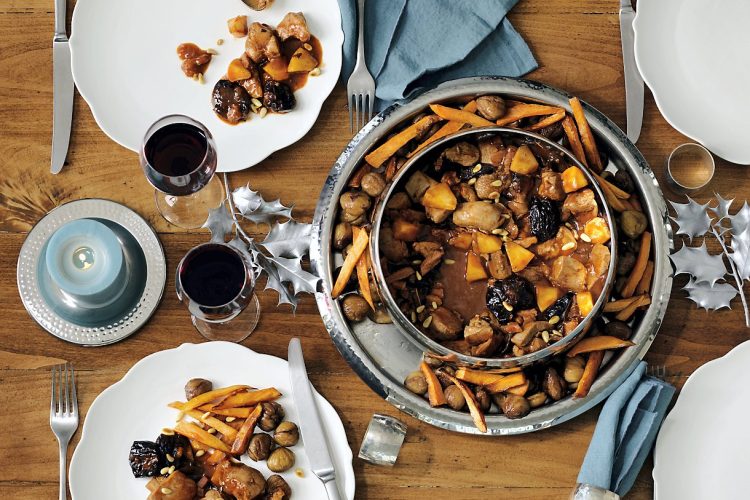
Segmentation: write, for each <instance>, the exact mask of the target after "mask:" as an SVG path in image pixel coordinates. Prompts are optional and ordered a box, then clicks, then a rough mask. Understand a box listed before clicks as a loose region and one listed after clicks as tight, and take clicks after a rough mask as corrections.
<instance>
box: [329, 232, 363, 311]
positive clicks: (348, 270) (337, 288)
mask: <svg viewBox="0 0 750 500" xmlns="http://www.w3.org/2000/svg"><path fill="white" fill-rule="evenodd" d="M369 241H370V239H369V237H368V235H367V231H365V230H364V229H363V230H362V231H360V232H359V234H358V235H357V237H356V238H354V242H353V243H352V248H351V250H349V253H348V254H347V255H346V259H344V265H342V266H341V271H339V275H338V277H337V278H336V283H335V284H334V285H333V290H332V291H331V296H333V298H334V299H335V298H336V297H338V296H339V295H341V292H343V291H344V288H346V284H347V283H348V282H349V278H351V277H352V272H353V271H354V267H355V266H356V265H357V261H358V260H359V257H360V256H361V255H362V253H364V251H365V249H366V248H367V243H368V242H369Z"/></svg>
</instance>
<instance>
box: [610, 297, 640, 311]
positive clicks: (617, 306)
mask: <svg viewBox="0 0 750 500" xmlns="http://www.w3.org/2000/svg"><path fill="white" fill-rule="evenodd" d="M636 300H640V297H639V296H633V297H628V298H627V299H619V300H613V301H612V302H607V303H606V304H604V307H603V308H602V310H603V311H604V312H607V313H610V312H620V311H622V310H623V309H625V308H626V307H628V306H629V305H630V304H632V303H633V302H635V301H636Z"/></svg>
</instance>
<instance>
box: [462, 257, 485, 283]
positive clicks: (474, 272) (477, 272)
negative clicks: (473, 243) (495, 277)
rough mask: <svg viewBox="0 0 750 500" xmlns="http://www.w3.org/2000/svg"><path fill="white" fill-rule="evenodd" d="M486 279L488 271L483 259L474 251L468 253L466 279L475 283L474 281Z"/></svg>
mask: <svg viewBox="0 0 750 500" xmlns="http://www.w3.org/2000/svg"><path fill="white" fill-rule="evenodd" d="M486 279H487V271H485V270H484V264H482V259H481V258H480V257H479V256H478V255H477V254H475V253H473V252H469V253H468V254H466V281H468V282H469V283H473V282H474V281H479V280H486Z"/></svg>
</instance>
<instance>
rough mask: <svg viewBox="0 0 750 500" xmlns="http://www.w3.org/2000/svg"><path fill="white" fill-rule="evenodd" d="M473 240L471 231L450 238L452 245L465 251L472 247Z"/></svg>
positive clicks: (449, 241)
mask: <svg viewBox="0 0 750 500" xmlns="http://www.w3.org/2000/svg"><path fill="white" fill-rule="evenodd" d="M471 242H472V237H471V233H458V234H457V235H456V236H454V237H452V238H451V239H449V240H448V244H449V245H450V246H452V247H454V248H458V249H459V250H464V251H466V250H468V249H469V248H471Z"/></svg>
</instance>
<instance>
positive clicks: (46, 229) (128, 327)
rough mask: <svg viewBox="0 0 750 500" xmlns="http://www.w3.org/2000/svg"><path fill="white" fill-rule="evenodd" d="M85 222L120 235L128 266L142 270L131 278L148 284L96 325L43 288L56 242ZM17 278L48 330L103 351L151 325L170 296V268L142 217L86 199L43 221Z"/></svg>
mask: <svg viewBox="0 0 750 500" xmlns="http://www.w3.org/2000/svg"><path fill="white" fill-rule="evenodd" d="M83 218H89V219H96V220H99V221H100V222H102V223H104V224H106V225H108V226H109V227H110V228H111V229H112V230H113V231H115V234H116V235H117V237H118V239H119V240H120V242H121V244H122V246H123V256H124V258H125V260H126V262H127V265H128V266H129V267H131V268H138V269H137V271H138V272H136V273H134V276H137V277H138V278H131V279H140V280H142V283H138V284H137V287H138V291H137V294H136V295H135V296H134V298H133V303H132V306H130V307H127V308H125V309H124V310H122V311H118V313H117V314H116V315H115V316H114V317H112V318H109V319H107V320H106V321H103V322H102V321H96V322H94V323H93V324H92V323H91V322H88V321H86V320H85V319H84V318H83V317H80V319H79V316H76V313H77V311H75V310H70V311H68V310H66V308H71V307H73V309H74V308H75V306H70V305H66V304H65V303H64V301H63V300H61V299H59V297H57V296H55V295H54V294H50V293H45V292H43V290H42V288H43V287H42V286H40V284H43V283H44V282H45V276H44V274H45V273H44V271H43V266H40V264H39V262H40V259H41V258H42V257H43V252H44V249H45V245H46V244H47V242H48V241H49V239H50V237H51V236H52V234H53V233H54V232H55V231H56V230H57V229H59V228H60V227H61V226H63V225H64V224H66V223H67V222H70V221H72V220H76V219H83ZM144 266H145V269H142V267H144ZM16 276H17V280H18V292H19V294H20V295H21V300H22V301H23V305H24V307H25V308H26V310H27V311H28V313H29V315H30V316H31V317H32V318H33V319H34V320H35V321H36V322H37V323H39V325H40V326H41V327H42V328H44V329H45V330H47V331H48V332H49V333H51V334H52V335H54V336H55V337H58V338H60V339H62V340H65V341H68V342H72V343H74V344H79V345H83V346H101V345H107V344H112V343H114V342H118V341H120V340H122V339H124V338H126V337H128V336H130V335H132V334H133V333H135V332H136V331H137V330H138V329H139V328H141V327H142V326H143V325H144V324H145V323H146V322H147V321H148V319H149V318H150V317H151V315H152V314H153V313H154V311H156V307H157V306H158V305H159V301H160V300H161V297H162V295H163V293H164V285H165V283H166V276H167V269H166V259H165V257H164V250H163V248H162V246H161V243H160V242H159V238H158V236H157V235H156V233H155V232H154V230H153V229H152V228H151V226H149V225H148V223H147V222H146V221H145V220H144V219H143V218H142V217H141V216H140V215H138V214H137V213H135V212H134V211H132V210H131V209H129V208H128V207H126V206H124V205H121V204H119V203H115V202H113V201H109V200H102V199H85V200H77V201H72V202H70V203H66V204H65V205H61V206H59V207H57V208H55V209H54V210H52V211H51V212H50V213H48V214H47V215H46V216H44V217H43V218H42V219H41V220H39V222H37V224H36V225H35V226H34V227H33V228H32V230H31V231H30V232H29V234H28V236H27V237H26V240H25V241H24V243H23V245H22V246H21V252H20V254H19V256H18V267H17V269H16ZM67 313H70V314H67ZM71 316H73V319H71Z"/></svg>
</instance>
